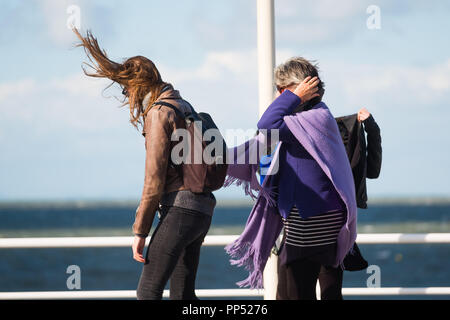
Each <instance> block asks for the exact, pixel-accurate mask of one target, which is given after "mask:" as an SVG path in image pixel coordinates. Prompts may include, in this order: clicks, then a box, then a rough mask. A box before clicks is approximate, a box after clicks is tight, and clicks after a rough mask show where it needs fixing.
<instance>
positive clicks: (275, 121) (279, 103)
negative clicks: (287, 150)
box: [258, 90, 302, 142]
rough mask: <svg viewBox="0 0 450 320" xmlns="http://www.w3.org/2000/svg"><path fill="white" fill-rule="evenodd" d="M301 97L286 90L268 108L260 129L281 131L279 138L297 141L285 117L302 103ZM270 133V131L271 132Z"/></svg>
mask: <svg viewBox="0 0 450 320" xmlns="http://www.w3.org/2000/svg"><path fill="white" fill-rule="evenodd" d="M301 101H302V100H301V99H300V98H299V97H298V96H297V95H296V94H294V93H293V92H291V91H289V90H285V91H284V92H283V93H282V94H281V95H280V96H279V97H278V98H276V99H275V100H274V101H273V102H272V104H271V105H270V106H269V107H268V108H267V110H266V111H265V112H264V114H263V115H262V116H261V119H260V120H259V122H258V129H260V130H261V129H266V130H276V129H278V130H279V131H278V132H279V139H280V141H283V142H293V141H297V139H296V138H295V137H294V135H293V134H292V132H291V131H290V130H289V128H288V127H287V125H286V123H285V122H284V120H283V118H284V116H287V115H292V114H293V112H294V110H295V109H296V108H297V107H298V106H299V105H300V104H301ZM269 133H270V132H269Z"/></svg>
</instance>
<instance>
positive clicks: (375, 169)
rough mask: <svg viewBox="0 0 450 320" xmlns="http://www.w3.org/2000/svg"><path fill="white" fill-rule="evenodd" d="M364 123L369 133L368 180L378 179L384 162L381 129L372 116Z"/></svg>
mask: <svg viewBox="0 0 450 320" xmlns="http://www.w3.org/2000/svg"><path fill="white" fill-rule="evenodd" d="M363 123H364V130H365V131H366V132H367V178H369V179H376V178H378V177H379V175H380V171H381V161H382V148H381V134H380V127H378V125H377V123H376V122H375V119H374V118H373V116H372V115H370V117H369V118H367V119H366V120H365V121H364V122H363Z"/></svg>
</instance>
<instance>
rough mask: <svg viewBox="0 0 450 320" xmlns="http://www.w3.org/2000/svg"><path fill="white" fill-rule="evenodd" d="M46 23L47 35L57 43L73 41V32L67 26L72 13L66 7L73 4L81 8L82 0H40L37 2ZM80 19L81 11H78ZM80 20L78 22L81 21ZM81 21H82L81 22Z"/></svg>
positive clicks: (64, 43)
mask: <svg viewBox="0 0 450 320" xmlns="http://www.w3.org/2000/svg"><path fill="white" fill-rule="evenodd" d="M37 3H38V5H39V6H40V9H41V11H42V13H43V16H44V19H45V22H46V24H47V33H48V35H49V37H50V38H51V39H52V40H53V41H54V42H55V43H57V44H61V45H65V46H66V45H69V44H71V43H73V41H74V35H73V32H72V31H71V30H70V29H69V28H68V27H67V21H68V19H70V17H71V16H72V15H73V14H74V12H68V8H69V7H71V6H73V5H75V6H78V8H80V9H81V4H83V3H84V1H83V0H40V1H38V2H37ZM80 13H81V14H80V18H81V21H82V18H83V12H82V11H81V12H80ZM81 21H80V22H81ZM81 23H82V22H81Z"/></svg>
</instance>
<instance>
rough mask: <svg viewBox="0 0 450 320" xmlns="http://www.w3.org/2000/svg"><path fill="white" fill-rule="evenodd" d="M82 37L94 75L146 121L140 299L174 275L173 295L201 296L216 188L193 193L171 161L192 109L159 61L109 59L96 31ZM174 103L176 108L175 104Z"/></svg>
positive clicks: (138, 219) (138, 222)
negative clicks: (114, 86) (201, 267)
mask: <svg viewBox="0 0 450 320" xmlns="http://www.w3.org/2000/svg"><path fill="white" fill-rule="evenodd" d="M74 32H75V34H76V35H77V36H78V38H79V39H80V41H81V42H80V43H79V44H78V46H79V47H83V48H84V50H85V52H86V54H87V56H88V58H89V60H90V62H91V63H90V64H88V66H89V67H90V68H91V69H92V72H88V71H87V70H86V69H83V70H84V72H85V74H86V75H87V76H90V77H97V78H108V79H110V80H112V81H113V82H114V83H118V84H119V85H120V86H121V87H122V89H123V92H122V93H123V94H124V95H125V103H124V105H128V106H129V109H130V122H131V123H132V125H133V126H135V127H136V128H137V129H138V125H142V129H143V132H142V134H143V135H144V137H145V147H146V160H145V179H144V187H143V192H142V197H141V200H140V203H139V207H138V209H137V210H136V216H135V222H134V224H133V233H134V235H135V237H134V242H133V245H132V251H133V258H134V259H135V260H136V261H138V262H141V263H144V266H143V270H142V274H141V277H140V280H139V284H138V288H137V298H138V299H162V294H163V290H164V287H165V285H166V283H167V281H168V280H169V279H170V298H171V299H192V300H193V299H197V297H196V295H195V291H194V289H195V278H196V274H197V268H198V264H199V257H200V247H201V245H202V243H203V240H204V237H205V236H206V233H207V232H208V230H209V227H210V224H211V217H212V214H213V211H214V207H215V204H216V199H215V197H214V195H213V193H212V192H210V191H204V192H202V193H198V192H196V193H194V192H191V191H190V190H189V188H188V187H186V185H185V184H184V182H183V175H182V172H181V170H180V167H179V166H178V165H175V164H174V163H173V162H172V161H171V159H170V155H171V150H172V148H173V147H174V145H175V143H176V142H174V141H171V140H172V139H171V136H172V133H173V132H174V131H176V130H177V129H180V128H184V127H185V120H184V118H183V117H181V116H179V115H180V114H184V115H187V114H189V113H191V112H193V110H192V109H191V106H190V104H189V103H188V102H187V101H185V100H183V99H182V97H181V96H180V94H179V92H178V91H177V90H175V89H174V88H173V86H172V85H171V84H169V83H167V82H164V81H163V80H162V78H161V75H160V73H159V71H158V69H157V68H156V66H155V64H154V63H153V62H152V61H151V60H149V59H147V58H146V57H142V56H135V57H132V58H129V59H126V60H125V61H124V62H123V63H117V62H114V61H112V60H110V59H109V58H108V56H107V54H106V52H105V51H104V50H102V49H101V48H100V46H99V44H98V42H97V39H96V38H95V37H94V36H93V35H92V33H90V32H87V34H86V36H82V35H81V34H80V33H79V32H78V30H76V29H74ZM170 106H172V107H175V108H171V107H170ZM156 211H159V213H160V219H159V223H158V225H157V227H156V229H155V231H154V232H153V235H152V237H151V241H150V244H149V246H148V249H147V253H146V256H145V258H144V255H143V249H144V247H145V239H146V237H147V236H148V234H149V232H150V228H151V226H152V223H153V220H154V216H155V213H156Z"/></svg>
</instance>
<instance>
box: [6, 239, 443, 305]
mask: <svg viewBox="0 0 450 320" xmlns="http://www.w3.org/2000/svg"><path fill="white" fill-rule="evenodd" d="M237 237H238V236H236V235H225V236H207V237H206V238H205V242H204V243H203V245H205V246H225V245H227V244H229V243H231V242H232V241H234V240H235V239H237ZM132 241H133V237H57V238H0V249H19V248H91V247H131V243H132ZM147 241H149V239H147ZM356 241H357V242H358V244H419V243H450V233H426V234H420V233H410V234H408V233H366V234H359V235H358V238H357V239H356ZM196 294H197V296H198V297H208V298H218V297H262V296H264V290H250V289H198V290H196ZM342 294H343V295H346V296H374V295H375V296H383V295H450V287H428V288H399V287H390V288H389V287H387V288H343V289H342ZM163 296H164V297H169V292H168V290H165V291H164V295H163ZM113 298H114V299H127V298H129V299H135V298H136V291H135V290H111V291H41V292H36V291H35V292H0V300H5V299H113Z"/></svg>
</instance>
